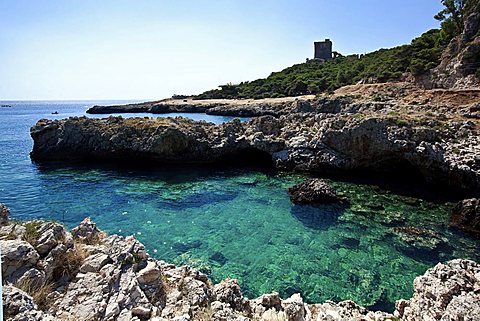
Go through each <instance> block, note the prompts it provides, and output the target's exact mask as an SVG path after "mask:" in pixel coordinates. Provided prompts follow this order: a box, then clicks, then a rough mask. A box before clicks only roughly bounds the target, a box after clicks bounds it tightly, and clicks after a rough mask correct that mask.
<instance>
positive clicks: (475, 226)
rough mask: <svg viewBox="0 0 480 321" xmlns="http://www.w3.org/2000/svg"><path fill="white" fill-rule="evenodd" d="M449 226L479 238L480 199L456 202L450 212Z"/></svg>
mask: <svg viewBox="0 0 480 321" xmlns="http://www.w3.org/2000/svg"><path fill="white" fill-rule="evenodd" d="M450 225H452V226H455V227H458V228H460V229H462V230H464V231H466V232H469V233H473V234H475V235H477V236H480V199H478V198H471V199H466V200H463V201H460V202H458V203H457V204H456V205H455V207H454V208H453V210H452V216H451V220H450Z"/></svg>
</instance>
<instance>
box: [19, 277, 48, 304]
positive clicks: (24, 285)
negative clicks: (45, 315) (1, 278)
mask: <svg viewBox="0 0 480 321" xmlns="http://www.w3.org/2000/svg"><path fill="white" fill-rule="evenodd" d="M13 286H15V287H17V288H19V289H20V290H22V291H25V292H26V293H27V294H28V295H30V296H31V297H32V298H33V302H35V304H37V306H38V308H39V309H40V310H42V311H46V310H47V309H48V308H49V307H50V303H51V302H49V301H48V300H47V297H48V295H49V294H50V293H52V291H53V289H54V283H52V282H49V283H46V284H43V285H37V284H35V282H33V280H32V279H25V280H22V281H20V282H16V283H15V284H14V285H13Z"/></svg>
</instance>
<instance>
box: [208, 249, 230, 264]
mask: <svg viewBox="0 0 480 321" xmlns="http://www.w3.org/2000/svg"><path fill="white" fill-rule="evenodd" d="M210 260H212V261H215V262H217V263H219V264H220V265H224V264H225V263H227V258H226V257H225V255H223V254H222V253H221V252H215V253H213V254H212V256H210Z"/></svg>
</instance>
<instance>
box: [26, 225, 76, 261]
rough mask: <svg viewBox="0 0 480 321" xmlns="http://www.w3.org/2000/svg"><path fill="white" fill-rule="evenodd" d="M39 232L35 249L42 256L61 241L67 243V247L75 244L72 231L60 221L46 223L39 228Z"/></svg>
mask: <svg viewBox="0 0 480 321" xmlns="http://www.w3.org/2000/svg"><path fill="white" fill-rule="evenodd" d="M37 233H38V234H39V235H40V237H39V238H38V240H37V242H36V245H35V249H36V250H37V252H38V253H39V254H40V255H41V256H43V255H45V254H47V253H48V252H50V251H51V250H52V249H53V248H54V247H56V246H57V245H58V244H60V243H61V244H65V245H66V246H67V247H71V246H72V245H73V239H72V236H71V235H70V233H68V232H67V231H66V230H65V228H64V227H63V225H60V224H58V223H53V222H48V223H45V224H43V225H42V226H40V227H39V228H38V229H37Z"/></svg>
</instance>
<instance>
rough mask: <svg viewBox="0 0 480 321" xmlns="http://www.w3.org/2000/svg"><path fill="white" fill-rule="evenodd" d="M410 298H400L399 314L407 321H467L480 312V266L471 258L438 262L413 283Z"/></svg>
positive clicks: (398, 304) (474, 317)
mask: <svg viewBox="0 0 480 321" xmlns="http://www.w3.org/2000/svg"><path fill="white" fill-rule="evenodd" d="M413 287H414V293H413V297H412V298H411V299H410V300H399V301H397V304H396V312H395V315H396V316H398V317H400V318H401V320H403V321H414V320H464V321H474V320H477V319H478V316H479V315H480V293H479V291H480V265H479V264H478V263H475V262H473V261H468V260H453V261H450V262H448V263H447V264H441V263H439V264H437V265H436V266H435V267H433V268H431V269H429V270H428V271H427V272H425V274H424V275H423V276H420V277H417V278H416V279H415V281H414V283H413Z"/></svg>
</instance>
